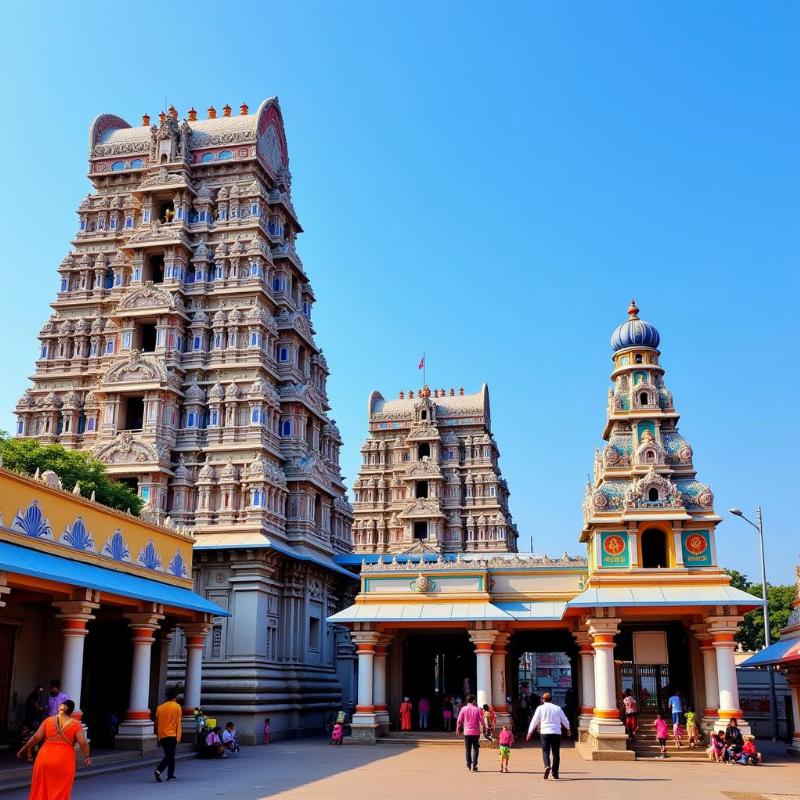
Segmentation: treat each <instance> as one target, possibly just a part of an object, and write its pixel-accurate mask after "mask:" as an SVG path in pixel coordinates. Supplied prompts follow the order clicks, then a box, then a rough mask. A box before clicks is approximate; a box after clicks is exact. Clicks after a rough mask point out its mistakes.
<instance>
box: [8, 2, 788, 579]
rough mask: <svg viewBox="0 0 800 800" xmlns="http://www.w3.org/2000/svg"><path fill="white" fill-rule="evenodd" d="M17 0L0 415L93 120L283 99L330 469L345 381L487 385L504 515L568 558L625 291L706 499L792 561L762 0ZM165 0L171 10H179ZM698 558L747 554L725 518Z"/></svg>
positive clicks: (359, 435)
mask: <svg viewBox="0 0 800 800" xmlns="http://www.w3.org/2000/svg"><path fill="white" fill-rule="evenodd" d="M67 5H68V4H64V6H63V7H62V6H60V5H59V6H57V5H56V4H48V6H50V7H49V8H45V7H44V4H42V5H39V4H36V3H29V4H25V5H24V6H23V5H22V4H16V5H15V6H14V7H13V9H9V10H8V11H6V12H5V21H6V23H5V24H4V25H3V26H2V31H1V32H0V61H1V62H2V74H3V76H4V81H3V84H4V86H3V93H4V97H3V103H2V108H3V116H4V122H3V125H2V126H1V127H0V136H2V147H1V148H0V150H1V151H2V175H3V191H2V193H0V205H1V206H2V208H0V219H2V231H1V234H0V235H1V236H2V240H1V241H0V244H2V253H3V260H4V265H3V283H2V289H3V291H2V308H1V309H0V310H2V315H0V337H1V338H0V342H2V351H1V355H2V364H3V378H4V379H3V381H2V384H1V387H0V427H3V428H6V429H10V428H11V426H12V424H13V415H12V413H11V412H12V409H13V406H14V403H15V402H16V400H17V398H18V397H19V396H20V395H21V394H22V392H23V390H24V389H25V387H26V385H27V383H26V376H27V375H28V374H29V373H30V372H31V369H32V365H33V361H34V358H35V356H36V351H37V341H36V334H37V332H38V330H39V328H40V326H41V324H42V322H43V321H44V319H45V318H46V316H47V313H48V307H47V304H48V303H49V302H51V301H52V300H53V299H54V298H55V292H56V288H57V274H56V268H57V266H58V264H59V262H60V261H61V259H62V258H63V257H64V255H65V254H66V253H67V252H68V250H69V247H70V245H69V241H70V239H71V237H72V236H73V235H74V234H75V231H76V229H77V217H76V216H75V209H76V207H77V205H78V203H79V202H80V200H81V198H82V197H83V196H85V194H86V193H87V191H88V190H89V184H88V182H87V180H86V178H85V174H86V166H87V165H86V149H87V135H88V133H87V132H88V127H89V123H90V121H91V120H92V118H93V117H94V116H95V115H96V114H98V113H100V112H113V113H116V114H119V115H121V116H123V117H124V118H126V119H128V120H129V121H130V122H132V123H133V124H136V123H137V121H138V120H139V119H140V115H141V114H142V113H145V112H147V113H150V114H151V115H155V114H157V113H158V111H159V110H161V108H162V107H163V105H164V98H165V96H166V97H167V98H168V102H169V103H174V104H175V105H176V106H177V107H178V109H179V110H180V112H181V114H182V115H184V114H185V112H186V110H187V109H188V108H189V107H190V106H191V105H194V106H195V107H196V108H197V109H198V110H200V111H201V112H204V110H205V108H206V107H207V106H208V105H210V104H214V105H216V106H217V107H218V108H219V107H221V106H222V105H224V104H225V103H226V102H228V103H230V104H231V105H233V106H237V105H238V104H239V103H241V102H242V101H247V102H248V103H250V106H251V107H254V106H257V104H258V103H259V102H260V101H261V100H262V99H263V98H264V97H266V96H270V95H278V96H279V97H280V99H281V104H282V107H283V111H284V115H285V119H286V127H287V135H288V142H289V153H290V159H291V167H292V172H293V175H294V199H295V205H296V207H297V209H298V212H299V214H300V217H301V221H302V222H303V225H304V227H305V229H306V231H307V233H305V234H304V235H303V236H302V238H301V241H300V250H301V253H302V256H303V259H304V262H305V264H306V268H307V270H308V273H309V275H310V277H311V280H312V283H313V285H314V288H315V291H316V294H317V298H318V303H317V307H316V312H315V325H316V329H317V334H318V341H319V343H320V344H321V345H322V347H323V348H324V349H325V352H326V354H327V357H328V361H329V364H330V367H331V370H332V376H331V380H330V386H329V389H330V396H331V400H332V403H333V416H334V417H335V418H336V419H337V421H338V423H339V425H340V427H341V430H342V433H343V436H344V439H345V447H344V452H343V459H342V460H343V469H344V472H345V474H346V476H347V479H348V481H349V482H352V480H353V478H354V476H355V474H356V472H357V465H358V463H359V452H358V451H359V447H360V445H361V443H362V441H363V439H364V437H365V435H366V429H367V420H366V408H367V397H368V395H369V393H370V391H371V390H373V389H379V390H380V391H381V392H383V393H384V395H386V396H393V395H394V394H395V393H396V392H397V391H398V390H399V389H401V388H403V389H406V390H408V389H409V388H417V387H418V385H419V383H420V376H419V373H418V372H417V369H416V367H417V362H418V361H419V358H420V354H421V353H422V352H423V351H425V352H426V353H427V357H428V366H429V369H428V377H429V382H430V383H431V384H432V385H437V386H441V385H444V386H447V387H449V386H451V385H454V386H459V385H463V386H464V387H465V388H466V389H467V390H468V391H475V390H477V389H478V387H479V386H480V384H481V383H482V382H483V381H487V382H488V383H489V386H490V390H491V394H492V402H493V415H494V433H495V436H496V437H497V440H498V443H499V445H500V450H501V453H502V461H501V463H502V467H503V470H504V474H505V476H506V477H507V479H508V481H509V484H510V486H511V490H512V497H511V504H512V511H513V513H514V516H515V519H516V520H517V522H518V524H519V528H520V532H521V541H522V542H524V543H527V542H528V541H529V537H531V536H532V537H533V541H534V549H536V550H537V551H548V552H550V553H552V554H557V553H560V552H563V551H564V549H568V550H570V551H571V552H580V550H581V546H580V545H579V544H578V541H577V538H578V533H579V530H580V526H581V502H582V498H583V486H584V483H585V481H586V474H587V472H588V471H590V470H591V466H592V456H593V453H594V449H595V447H597V446H599V445H600V444H601V440H600V433H601V430H602V427H603V422H604V414H605V406H606V391H607V388H608V375H609V372H610V367H611V362H610V359H609V356H610V350H609V344H608V337H609V335H610V333H611V331H612V329H613V328H614V327H615V325H617V324H618V323H619V322H621V321H622V320H623V319H624V317H625V309H626V307H627V304H628V301H629V300H630V298H631V296H635V297H636V300H637V301H638V303H639V306H640V308H641V310H642V317H643V318H644V319H647V320H649V321H651V322H653V323H654V324H655V325H656V326H657V327H658V329H659V330H660V332H661V338H662V353H663V355H662V363H663V364H664V366H665V367H666V369H667V375H666V379H667V385H668V386H669V387H670V388H671V389H672V391H673V393H674V396H675V403H676V406H677V407H678V409H679V411H680V412H681V413H682V414H683V417H682V431H683V433H684V435H685V436H686V437H687V439H688V440H689V442H690V443H691V444H692V446H693V447H694V452H695V463H696V466H697V468H698V476H699V478H700V480H703V481H705V482H708V483H710V485H711V487H712V488H713V490H714V492H715V494H716V506H717V509H718V510H719V511H724V510H725V509H727V508H728V507H730V506H732V505H740V506H741V507H742V508H744V509H747V510H752V509H753V508H754V507H755V505H756V504H758V503H761V504H763V506H764V509H765V523H766V531H767V536H768V544H767V547H768V565H769V570H770V576H771V578H772V579H773V580H774V581H775V582H779V581H782V582H788V581H789V580H790V579H791V577H792V576H793V572H794V565H795V564H796V563H797V560H798V550H800V537H798V529H797V511H798V497H799V496H800V493H798V488H797V487H798V477H797V475H798V472H797V459H798V456H797V453H798V421H797V412H798V405H799V404H798V392H797V389H798V379H797V368H796V366H795V364H794V358H795V357H796V353H797V348H798V344H800V337H799V336H798V327H797V326H798V323H797V310H796V305H797V301H798V297H799V296H800V294H799V292H798V290H799V289H800V285H799V282H798V277H797V254H798V252H800V247H798V245H799V244H800V242H798V239H799V238H800V237H799V236H798V222H797V209H798V207H799V204H798V186H800V175H799V174H798V171H799V170H798V158H797V156H798V153H797V142H798V141H799V140H800V136H799V135H798V134H799V133H800V131H799V130H798V128H799V127H800V126H798V103H797V93H796V89H797V79H798V75H800V69H799V67H800V64H799V63H798V52H799V51H800V48H798V42H797V35H798V34H797V32H798V29H800V28H799V25H800V6H798V4H796V3H792V2H786V3H778V2H758V3H756V2H697V0H692V2H648V3H641V2H638V1H637V2H605V3H601V2H571V3H564V2H525V3H523V2H519V3H512V2H495V3H490V4H487V3H486V2H480V3H478V2H462V3H447V2H437V3H431V2H408V1H406V2H395V3H386V2H369V3H367V2H363V3H351V2H338V3H327V2H326V3H322V2H320V3H314V4H309V3H294V2H293V3H274V2H269V3H267V2H262V3H247V2H236V3H208V2H194V3H191V4H188V5H185V4H184V5H181V4H171V5H170V4H164V3H159V4H155V3H149V2H140V3H136V4H133V5H130V4H124V3H103V4H100V3H95V2H87V3H84V4H69V5H71V6H72V7H71V8H67V7H66V6H67ZM179 10H180V14H179V13H178V12H179ZM718 542H719V545H718V547H719V553H720V559H721V561H722V562H723V563H724V564H726V565H729V566H731V567H735V568H738V569H741V570H744V571H746V572H747V573H749V574H750V575H751V576H752V577H757V566H756V564H757V542H756V537H755V534H754V532H752V531H751V530H750V529H748V528H747V526H745V525H744V523H742V522H741V521H739V520H735V519H732V518H729V519H728V520H726V522H725V523H724V525H723V526H722V527H721V528H720V530H719V538H718Z"/></svg>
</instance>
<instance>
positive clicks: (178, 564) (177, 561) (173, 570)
mask: <svg viewBox="0 0 800 800" xmlns="http://www.w3.org/2000/svg"><path fill="white" fill-rule="evenodd" d="M167 572H169V574H170V575H174V576H175V577H176V578H188V577H189V573H188V572H187V570H186V563H185V562H184V560H183V556H182V555H181V553H180V550H179V551H178V552H177V553H175V555H174V556H173V557H172V561H170V562H169V566H168V567H167Z"/></svg>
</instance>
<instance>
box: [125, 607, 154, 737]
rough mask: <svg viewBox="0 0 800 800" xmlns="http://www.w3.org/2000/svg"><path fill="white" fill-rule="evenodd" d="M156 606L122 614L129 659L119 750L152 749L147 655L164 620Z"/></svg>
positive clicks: (148, 659)
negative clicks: (128, 634)
mask: <svg viewBox="0 0 800 800" xmlns="http://www.w3.org/2000/svg"><path fill="white" fill-rule="evenodd" d="M162 610H163V609H161V608H160V607H156V608H154V610H153V611H152V612H142V613H135V614H125V618H126V619H127V620H128V626H129V627H130V629H131V632H132V635H131V641H132V643H133V660H132V666H131V688H130V700H129V701H128V710H127V712H126V713H125V719H124V721H123V722H122V724H121V725H120V726H119V733H118V734H117V738H116V746H117V747H118V748H120V749H121V750H141V751H142V752H144V751H147V750H155V749H156V747H157V746H158V742H157V740H156V733H155V727H154V725H153V722H152V720H151V719H150V708H149V703H150V657H151V654H152V650H153V642H154V641H155V638H154V636H153V634H154V633H155V632H156V631H157V630H158V626H159V623H160V622H161V620H163V619H164V615H163V614H162V613H160V611H162Z"/></svg>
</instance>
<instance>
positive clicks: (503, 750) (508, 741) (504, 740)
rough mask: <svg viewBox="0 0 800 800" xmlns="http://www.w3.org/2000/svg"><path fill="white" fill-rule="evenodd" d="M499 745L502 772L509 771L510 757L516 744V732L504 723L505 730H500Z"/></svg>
mask: <svg viewBox="0 0 800 800" xmlns="http://www.w3.org/2000/svg"><path fill="white" fill-rule="evenodd" d="M497 745H498V747H499V748H500V772H508V759H509V758H510V756H511V748H512V747H513V745H514V734H513V733H511V731H510V730H509V728H508V725H503V730H501V731H500V736H499V737H498V739H497Z"/></svg>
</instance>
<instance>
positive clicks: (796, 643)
mask: <svg viewBox="0 0 800 800" xmlns="http://www.w3.org/2000/svg"><path fill="white" fill-rule="evenodd" d="M797 661H800V637H797V636H796V637H795V638H794V639H779V640H778V641H777V642H773V643H772V644H771V645H770V646H769V647H765V648H764V649H763V650H759V651H758V652H757V653H756V654H755V655H752V656H750V658H748V659H747V660H745V661H742V663H741V664H739V666H740V667H768V666H769V665H770V664H773V665H774V664H786V663H789V662H797Z"/></svg>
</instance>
